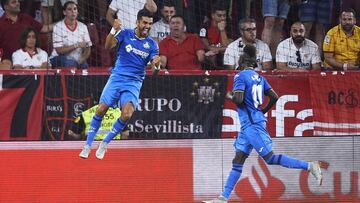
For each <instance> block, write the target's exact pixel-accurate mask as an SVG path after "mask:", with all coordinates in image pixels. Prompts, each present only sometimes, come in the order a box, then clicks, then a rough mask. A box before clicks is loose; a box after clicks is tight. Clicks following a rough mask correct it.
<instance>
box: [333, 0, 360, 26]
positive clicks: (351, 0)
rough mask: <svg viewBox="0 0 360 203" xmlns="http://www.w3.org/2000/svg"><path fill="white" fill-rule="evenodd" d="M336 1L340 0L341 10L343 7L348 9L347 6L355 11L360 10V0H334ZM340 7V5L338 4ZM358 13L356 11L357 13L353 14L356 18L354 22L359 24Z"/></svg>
mask: <svg viewBox="0 0 360 203" xmlns="http://www.w3.org/2000/svg"><path fill="white" fill-rule="evenodd" d="M336 1H341V2H340V3H341V8H342V9H341V10H344V9H348V8H352V9H354V10H355V11H360V1H359V0H335V2H336ZM339 7H340V6H339ZM359 17H360V16H359V13H357V15H356V16H355V18H356V23H357V24H358V25H359V22H360V18H359Z"/></svg>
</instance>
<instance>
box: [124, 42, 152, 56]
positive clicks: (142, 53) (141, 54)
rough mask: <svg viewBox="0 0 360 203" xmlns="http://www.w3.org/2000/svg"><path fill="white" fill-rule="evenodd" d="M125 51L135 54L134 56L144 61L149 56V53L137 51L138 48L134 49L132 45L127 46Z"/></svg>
mask: <svg viewBox="0 0 360 203" xmlns="http://www.w3.org/2000/svg"><path fill="white" fill-rule="evenodd" d="M125 49H126V52H128V53H130V52H133V53H134V54H136V55H139V56H141V57H142V58H144V59H145V58H147V57H148V56H149V53H146V52H144V51H141V50H139V49H136V48H134V47H132V46H131V45H130V44H128V45H126V46H125Z"/></svg>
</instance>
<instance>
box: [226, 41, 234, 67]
mask: <svg viewBox="0 0 360 203" xmlns="http://www.w3.org/2000/svg"><path fill="white" fill-rule="evenodd" d="M234 51H235V50H234V48H233V46H231V44H230V45H229V46H228V47H227V48H226V49H225V53H224V65H230V66H235V64H236V61H235V60H236V59H235V55H234Z"/></svg>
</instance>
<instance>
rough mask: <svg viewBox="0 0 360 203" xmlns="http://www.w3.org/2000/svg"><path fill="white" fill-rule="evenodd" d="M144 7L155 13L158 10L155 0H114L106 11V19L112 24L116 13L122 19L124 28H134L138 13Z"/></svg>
mask: <svg viewBox="0 0 360 203" xmlns="http://www.w3.org/2000/svg"><path fill="white" fill-rule="evenodd" d="M144 7H145V8H146V9H147V10H148V11H150V12H152V13H155V12H156V10H157V6H156V4H155V2H154V0H137V1H132V0H112V1H111V3H110V6H109V9H108V11H107V13H106V20H107V21H108V22H109V23H110V25H111V26H112V24H113V22H114V19H115V18H114V16H115V14H116V15H117V18H119V19H121V22H122V26H121V27H122V29H124V28H125V29H131V28H134V27H135V22H136V14H137V12H138V11H139V10H141V9H143V8H144Z"/></svg>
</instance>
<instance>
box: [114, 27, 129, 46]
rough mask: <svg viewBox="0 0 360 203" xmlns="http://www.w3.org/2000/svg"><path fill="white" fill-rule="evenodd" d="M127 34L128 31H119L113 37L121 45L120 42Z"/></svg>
mask: <svg viewBox="0 0 360 203" xmlns="http://www.w3.org/2000/svg"><path fill="white" fill-rule="evenodd" d="M127 32H128V31H127V30H126V29H125V30H120V32H119V33H118V34H117V35H116V36H115V38H116V40H117V41H118V43H121V42H122V41H124V37H125V35H126V33H127Z"/></svg>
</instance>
